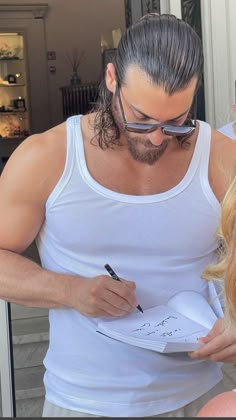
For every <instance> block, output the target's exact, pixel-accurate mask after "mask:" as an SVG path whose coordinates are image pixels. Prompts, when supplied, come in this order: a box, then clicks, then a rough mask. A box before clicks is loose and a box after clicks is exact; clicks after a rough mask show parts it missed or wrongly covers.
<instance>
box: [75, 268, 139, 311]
mask: <svg viewBox="0 0 236 420" xmlns="http://www.w3.org/2000/svg"><path fill="white" fill-rule="evenodd" d="M121 280H122V281H114V280H113V279H111V277H110V276H106V275H101V276H97V277H94V278H80V279H77V278H76V276H74V278H73V280H72V282H71V285H70V292H69V296H68V299H69V302H68V303H69V306H70V307H73V308H75V309H77V310H78V311H79V312H80V313H81V314H82V315H85V316H91V317H100V316H105V317H114V316H122V315H127V314H128V313H129V312H132V311H133V310H134V309H135V308H136V307H137V305H138V303H137V299H136V296H135V288H136V286H135V283H134V282H133V281H127V280H123V279H121Z"/></svg>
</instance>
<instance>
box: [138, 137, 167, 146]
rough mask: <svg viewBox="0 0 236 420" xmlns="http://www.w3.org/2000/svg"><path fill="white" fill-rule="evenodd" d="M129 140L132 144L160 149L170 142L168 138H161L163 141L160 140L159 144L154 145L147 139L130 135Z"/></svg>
mask: <svg viewBox="0 0 236 420" xmlns="http://www.w3.org/2000/svg"><path fill="white" fill-rule="evenodd" d="M130 140H131V141H132V143H133V144H136V145H143V146H145V147H146V148H147V149H160V148H162V147H166V146H167V144H168V143H169V142H170V139H163V141H162V142H161V144H159V145H155V144H153V143H152V142H151V140H149V139H140V138H138V137H132V138H130Z"/></svg>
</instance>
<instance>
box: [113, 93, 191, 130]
mask: <svg viewBox="0 0 236 420" xmlns="http://www.w3.org/2000/svg"><path fill="white" fill-rule="evenodd" d="M116 94H117V97H118V101H119V105H120V111H121V115H122V119H123V123H124V126H125V129H126V130H127V131H130V132H132V133H140V134H141V133H152V132H153V131H155V130H157V129H158V128H160V129H161V132H162V133H163V134H165V135H166V136H175V137H178V136H179V137H180V136H189V135H190V134H192V133H193V131H194V130H195V129H196V119H194V120H191V119H188V121H186V122H185V125H170V124H144V123H138V122H134V123H132V122H127V120H126V117H125V112H124V108H123V104H122V100H121V95H120V88H119V87H118V86H117V89H116Z"/></svg>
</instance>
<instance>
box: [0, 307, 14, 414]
mask: <svg viewBox="0 0 236 420" xmlns="http://www.w3.org/2000/svg"><path fill="white" fill-rule="evenodd" d="M0 320H1V321H0V323H1V327H0V330H1V334H0V383H1V388H0V398H1V401H2V417H16V399H15V380H14V363H13V347H12V331H11V315H10V303H8V302H6V301H4V300H0Z"/></svg>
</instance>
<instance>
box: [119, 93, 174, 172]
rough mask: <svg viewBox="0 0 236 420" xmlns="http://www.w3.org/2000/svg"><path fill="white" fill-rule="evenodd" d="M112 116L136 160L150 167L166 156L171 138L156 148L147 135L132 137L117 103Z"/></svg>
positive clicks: (167, 138)
mask: <svg viewBox="0 0 236 420" xmlns="http://www.w3.org/2000/svg"><path fill="white" fill-rule="evenodd" d="M111 112H112V116H113V119H114V122H115V124H116V126H117V127H118V129H119V131H120V134H121V135H122V137H123V138H124V139H125V141H126V144H127V148H128V150H129V152H130V154H131V156H132V158H133V159H134V160H136V161H137V162H141V163H146V164H148V165H154V163H156V162H157V161H158V160H159V159H160V157H161V156H162V155H163V154H164V152H165V150H166V149H167V147H168V144H169V143H170V140H171V137H166V138H163V141H162V143H161V144H160V145H158V146H155V145H154V144H153V143H152V142H151V141H150V140H149V139H148V138H147V136H146V135H145V137H142V135H141V134H139V135H137V134H136V136H135V135H130V134H129V132H128V131H127V130H126V129H125V126H124V123H123V120H122V119H121V116H120V112H119V111H118V109H117V106H116V103H115V102H114V101H113V103H112V108H111Z"/></svg>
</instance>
